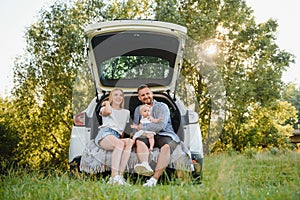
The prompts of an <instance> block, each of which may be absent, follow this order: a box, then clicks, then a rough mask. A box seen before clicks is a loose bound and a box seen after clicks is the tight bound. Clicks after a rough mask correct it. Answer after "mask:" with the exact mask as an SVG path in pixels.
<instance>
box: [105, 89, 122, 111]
mask: <svg viewBox="0 0 300 200" xmlns="http://www.w3.org/2000/svg"><path fill="white" fill-rule="evenodd" d="M118 90H119V91H120V92H121V93H122V96H123V100H122V103H121V104H120V108H124V92H123V90H122V89H120V88H115V89H113V90H112V91H111V92H110V93H109V96H108V101H109V103H110V105H111V104H112V95H113V93H114V92H115V91H118Z"/></svg>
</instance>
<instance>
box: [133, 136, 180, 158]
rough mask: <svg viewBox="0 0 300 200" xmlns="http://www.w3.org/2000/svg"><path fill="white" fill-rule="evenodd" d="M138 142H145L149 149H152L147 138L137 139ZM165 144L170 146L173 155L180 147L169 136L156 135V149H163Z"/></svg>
mask: <svg viewBox="0 0 300 200" xmlns="http://www.w3.org/2000/svg"><path fill="white" fill-rule="evenodd" d="M137 140H140V141H143V142H144V143H145V144H146V145H147V147H148V148H149V147H150V143H149V140H148V138H147V137H139V138H137ZM165 144H168V145H169V146H170V149H171V154H172V153H173V151H174V150H175V148H176V147H177V145H178V143H177V142H175V141H174V140H172V138H171V137H169V136H164V135H158V134H156V135H154V147H158V148H161V147H162V146H164V145H165Z"/></svg>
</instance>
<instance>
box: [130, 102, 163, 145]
mask: <svg viewBox="0 0 300 200" xmlns="http://www.w3.org/2000/svg"><path fill="white" fill-rule="evenodd" d="M140 114H141V116H142V119H141V120H140V124H141V126H140V127H142V126H143V124H146V123H160V122H161V120H162V119H160V118H159V119H155V118H153V117H152V116H151V113H150V107H149V106H148V105H147V104H144V105H141V106H140ZM138 127H139V125H135V124H132V125H131V128H133V129H137V130H138V129H140V128H138ZM155 134H156V133H155V132H153V131H147V130H141V129H140V130H139V131H137V132H136V133H135V134H134V135H133V138H132V139H134V140H135V139H136V138H138V137H147V138H148V140H149V143H150V147H149V151H153V147H154V135H155Z"/></svg>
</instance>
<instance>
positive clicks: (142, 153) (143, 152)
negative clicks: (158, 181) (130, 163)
mask: <svg viewBox="0 0 300 200" xmlns="http://www.w3.org/2000/svg"><path fill="white" fill-rule="evenodd" d="M146 139H147V142H148V138H146ZM136 153H137V156H138V159H139V161H140V163H139V164H136V165H135V166H134V171H135V172H136V173H138V174H140V175H144V176H151V175H152V174H153V170H152V169H151V167H150V165H149V161H148V158H149V150H148V146H147V144H145V142H143V141H140V140H139V139H138V140H136Z"/></svg>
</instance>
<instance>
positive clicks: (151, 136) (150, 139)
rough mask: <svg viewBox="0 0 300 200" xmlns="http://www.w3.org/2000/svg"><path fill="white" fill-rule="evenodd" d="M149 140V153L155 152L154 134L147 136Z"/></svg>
mask: <svg viewBox="0 0 300 200" xmlns="http://www.w3.org/2000/svg"><path fill="white" fill-rule="evenodd" d="M147 138H148V140H149V144H150V147H149V151H153V147H154V135H153V134H147Z"/></svg>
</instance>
